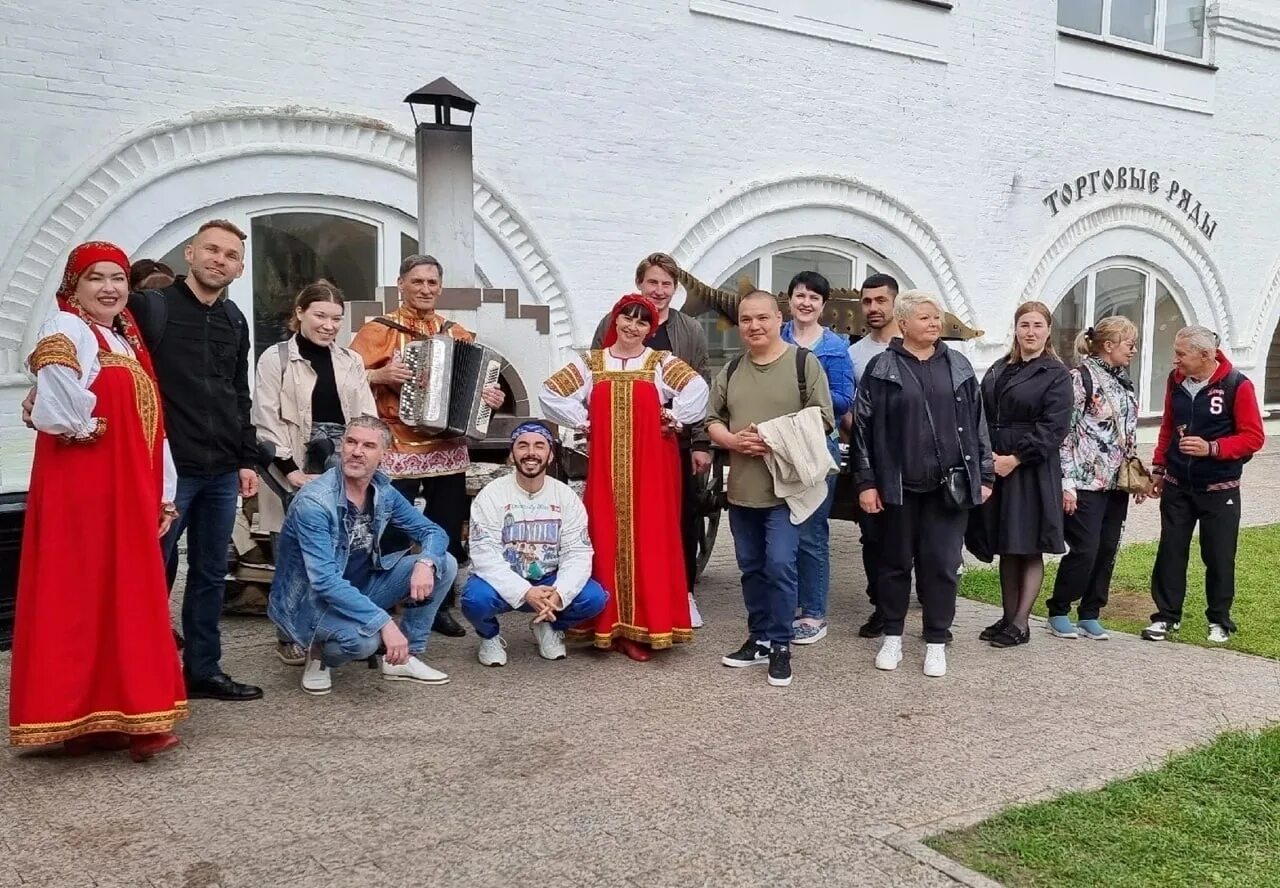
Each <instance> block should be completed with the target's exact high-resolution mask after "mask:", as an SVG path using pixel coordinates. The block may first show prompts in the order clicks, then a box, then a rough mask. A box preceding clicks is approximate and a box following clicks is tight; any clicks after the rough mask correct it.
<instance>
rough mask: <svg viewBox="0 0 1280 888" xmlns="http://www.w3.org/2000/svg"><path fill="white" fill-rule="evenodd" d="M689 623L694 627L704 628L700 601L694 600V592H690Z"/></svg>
mask: <svg viewBox="0 0 1280 888" xmlns="http://www.w3.org/2000/svg"><path fill="white" fill-rule="evenodd" d="M689 625H690V627H692V628H694V629H701V628H702V612H701V611H699V610H698V602H696V601H694V600H693V593H692V592H690V593H689Z"/></svg>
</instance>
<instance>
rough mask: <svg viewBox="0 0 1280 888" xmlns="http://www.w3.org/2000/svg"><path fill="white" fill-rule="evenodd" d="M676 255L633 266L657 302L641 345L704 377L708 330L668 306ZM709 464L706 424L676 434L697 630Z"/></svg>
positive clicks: (599, 342)
mask: <svg viewBox="0 0 1280 888" xmlns="http://www.w3.org/2000/svg"><path fill="white" fill-rule="evenodd" d="M678 272H679V268H678V266H677V265H676V260H674V259H672V258H671V257H670V256H668V255H667V254H666V253H651V254H649V255H648V256H646V257H645V258H644V259H642V260H640V264H639V265H638V266H636V289H638V290H639V291H640V295H642V296H645V297H647V298H648V299H650V300H651V301H652V302H653V304H654V305H656V306H657V307H658V326H657V327H655V328H654V329H653V330H652V332H650V334H649V338H648V340H646V342H645V345H647V346H649V347H650V348H653V349H657V350H660V351H669V352H671V353H672V354H673V355H675V356H676V357H677V358H679V359H680V360H682V361H684V362H685V363H686V364H688V365H689V366H690V367H692V368H693V369H694V370H696V371H697V372H698V373H699V374H700V375H701V376H702V378H703V379H705V380H708V381H710V378H709V377H708V376H707V334H706V332H705V331H704V330H703V329H702V325H701V324H699V323H698V322H697V321H696V320H694V319H693V318H691V317H689V316H688V315H686V314H684V313H683V312H679V311H672V310H671V299H672V297H673V296H675V294H676V289H677V287H679V284H678V283H677V281H676V275H677V274H678ZM608 327H609V316H608V315H605V316H604V317H603V318H602V319H601V320H600V324H599V326H597V327H596V335H595V336H594V337H593V338H592V340H591V347H592V348H596V349H598V348H604V336H605V333H606V332H608ZM710 466H711V442H710V441H709V440H708V439H707V434H706V428H705V426H704V425H702V424H699V425H698V426H697V427H694V428H690V429H689V430H688V431H686V432H682V433H681V436H680V469H681V477H682V479H683V480H682V484H681V499H680V503H681V505H680V539H681V542H682V543H683V545H684V569H685V579H686V580H687V581H688V585H689V615H690V617H691V618H692V620H693V627H694V628H695V629H696V628H698V627H700V626H701V625H702V615H701V614H699V613H698V607H697V605H696V604H695V603H694V600H693V582H694V578H695V574H696V573H697V557H698V537H699V536H700V534H699V533H698V520H699V519H698V484H697V477H696V476H697V475H699V474H701V473H702V472H705V471H706V470H707V469H708V468H710Z"/></svg>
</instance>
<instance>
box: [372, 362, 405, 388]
mask: <svg viewBox="0 0 1280 888" xmlns="http://www.w3.org/2000/svg"><path fill="white" fill-rule="evenodd" d="M412 378H413V373H412V372H411V371H410V370H409V367H408V366H407V365H406V364H405V362H404V361H402V360H400V357H399V356H398V355H397V356H396V357H394V358H392V359H391V360H390V361H388V362H387V363H386V364H384V365H383V366H381V367H379V368H378V369H377V370H370V371H369V382H370V383H371V384H373V385H389V386H391V387H392V388H399V387H400V386H402V385H404V384H405V383H406V382H408V381H409V380H410V379H412Z"/></svg>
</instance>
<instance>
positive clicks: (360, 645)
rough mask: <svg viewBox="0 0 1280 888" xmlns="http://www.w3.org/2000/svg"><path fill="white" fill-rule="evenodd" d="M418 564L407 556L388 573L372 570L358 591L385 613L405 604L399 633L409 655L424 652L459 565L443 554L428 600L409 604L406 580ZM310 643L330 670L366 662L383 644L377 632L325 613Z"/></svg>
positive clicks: (401, 613)
mask: <svg viewBox="0 0 1280 888" xmlns="http://www.w3.org/2000/svg"><path fill="white" fill-rule="evenodd" d="M417 563H418V559H417V557H416V556H413V555H406V556H404V557H403V558H401V559H399V560H398V561H397V562H396V563H395V564H394V565H392V567H391V568H390V569H389V570H375V571H374V572H373V573H372V574H371V575H370V577H369V585H368V586H367V587H366V588H364V589H361V590H360V591H361V592H363V593H364V594H365V595H366V596H367V597H368V599H369V600H370V601H372V602H373V603H374V604H376V605H377V606H378V607H380V608H382V609H383V610H385V611H388V612H390V611H391V609H392V608H393V607H395V606H396V605H397V604H403V605H404V606H403V607H402V608H401V610H400V631H401V632H403V633H404V636H405V638H407V639H408V640H409V653H411V654H421V653H423V652H425V651H426V649H427V639H428V638H430V636H431V624H432V623H434V622H435V619H436V611H438V610H440V605H441V604H443V603H444V599H445V596H446V595H448V594H449V590H450V589H452V588H453V581H454V580H455V579H456V578H457V576H458V562H457V561H455V560H454V558H453V556H452V555H450V554H448V553H445V556H444V571H443V573H441V574H440V576H438V577H436V583H435V588H434V589H432V591H431V597H430V598H428V599H427V600H426V601H422V602H416V601H410V600H409V577H410V575H411V574H412V573H413V568H414V565H415V564H417ZM312 644H318V645H319V646H320V660H321V662H323V663H324V665H326V666H328V667H330V668H333V667H336V666H341V665H342V664H343V663H349V662H351V661H352V660H367V659H368V658H369V657H372V656H373V655H374V654H375V653H377V652H378V647H379V645H381V644H382V634H381V632H380V631H378V630H374V631H373V632H372V633H367V632H366V631H365V627H364V626H363V625H362V624H361V623H359V622H357V621H355V620H349V619H347V618H346V617H343V616H342V615H340V614H336V613H334V612H333V611H330V610H325V611H323V612H322V614H321V616H320V623H319V624H318V625H317V626H316V631H315V637H314V639H313V641H312Z"/></svg>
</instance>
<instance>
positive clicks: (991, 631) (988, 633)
mask: <svg viewBox="0 0 1280 888" xmlns="http://www.w3.org/2000/svg"><path fill="white" fill-rule="evenodd" d="M1008 625H1009V621H1008V620H1006V619H1005V618H1004V617H1001V618H1000V619H998V620H996V621H995V622H994V623H992V624H991V625H990V626H988V627H987V628H986V629H983V630H982V631H981V632H979V633H978V639H979V640H980V641H990V640H991V639H993V638H995V637H996V636H997V635H999V634H1000V633H1001V632H1003V631H1004V627H1005V626H1008Z"/></svg>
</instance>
